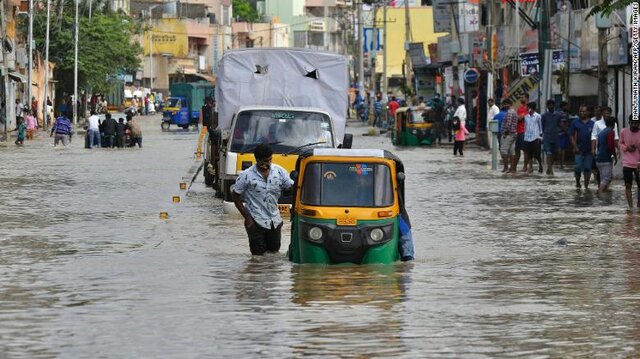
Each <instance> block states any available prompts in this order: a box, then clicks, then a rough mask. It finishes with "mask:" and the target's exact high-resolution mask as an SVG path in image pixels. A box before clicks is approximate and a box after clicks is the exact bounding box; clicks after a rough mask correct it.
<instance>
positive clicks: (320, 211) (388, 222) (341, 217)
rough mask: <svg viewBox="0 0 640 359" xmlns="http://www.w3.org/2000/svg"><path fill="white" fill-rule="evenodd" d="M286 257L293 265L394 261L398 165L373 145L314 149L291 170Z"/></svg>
mask: <svg viewBox="0 0 640 359" xmlns="http://www.w3.org/2000/svg"><path fill="white" fill-rule="evenodd" d="M292 178H293V179H294V181H295V185H294V193H293V196H294V199H295V200H294V204H293V207H292V209H291V221H292V224H291V244H290V246H289V259H290V260H291V261H293V262H295V263H324V264H334V263H355V264H369V263H392V262H395V261H397V260H399V259H400V253H399V249H398V241H399V236H400V232H399V217H400V214H401V213H405V211H404V200H403V198H404V166H403V165H402V162H401V161H400V160H399V159H398V158H397V157H396V156H395V155H393V154H392V153H390V152H388V151H383V150H375V149H369V150H368V149H334V148H316V149H313V150H312V151H307V152H305V153H303V154H301V155H300V157H299V158H298V161H297V163H296V169H295V170H294V171H293V172H292Z"/></svg>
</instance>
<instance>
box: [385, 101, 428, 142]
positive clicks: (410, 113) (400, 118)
mask: <svg viewBox="0 0 640 359" xmlns="http://www.w3.org/2000/svg"><path fill="white" fill-rule="evenodd" d="M433 115H434V112H433V110H432V109H430V108H428V107H418V106H415V107H401V108H399V109H398V110H397V111H396V115H395V118H394V124H393V128H392V129H391V142H392V143H393V144H394V145H396V146H419V145H430V144H432V143H433V141H434V140H435V138H436V135H435V130H436V129H435V127H434V116H433Z"/></svg>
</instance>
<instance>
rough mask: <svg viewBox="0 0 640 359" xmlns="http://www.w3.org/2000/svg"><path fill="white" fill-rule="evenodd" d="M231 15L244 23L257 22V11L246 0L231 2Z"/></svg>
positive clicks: (258, 16)
mask: <svg viewBox="0 0 640 359" xmlns="http://www.w3.org/2000/svg"><path fill="white" fill-rule="evenodd" d="M233 15H234V16H235V17H238V18H239V19H241V20H244V21H246V22H258V20H259V19H260V15H258V11H257V10H256V9H255V8H254V7H253V6H252V5H251V4H250V3H249V2H248V1H247V0H233Z"/></svg>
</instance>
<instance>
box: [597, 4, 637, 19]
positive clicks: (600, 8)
mask: <svg viewBox="0 0 640 359" xmlns="http://www.w3.org/2000/svg"><path fill="white" fill-rule="evenodd" d="M636 1H638V0H617V1H616V0H604V1H603V2H602V4H599V5H596V6H594V7H593V9H591V11H589V15H588V16H587V17H591V16H593V15H596V14H599V13H602V14H603V15H604V16H609V15H611V13H612V12H614V11H618V10H623V9H625V8H626V7H627V6H629V5H631V3H632V2H636Z"/></svg>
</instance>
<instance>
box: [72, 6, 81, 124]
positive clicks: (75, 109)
mask: <svg viewBox="0 0 640 359" xmlns="http://www.w3.org/2000/svg"><path fill="white" fill-rule="evenodd" d="M79 1H80V0H75V2H76V18H75V24H74V29H73V32H74V37H73V39H74V40H75V41H74V42H75V49H74V65H73V123H74V124H75V125H77V124H78V12H79V11H78V2H79Z"/></svg>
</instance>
